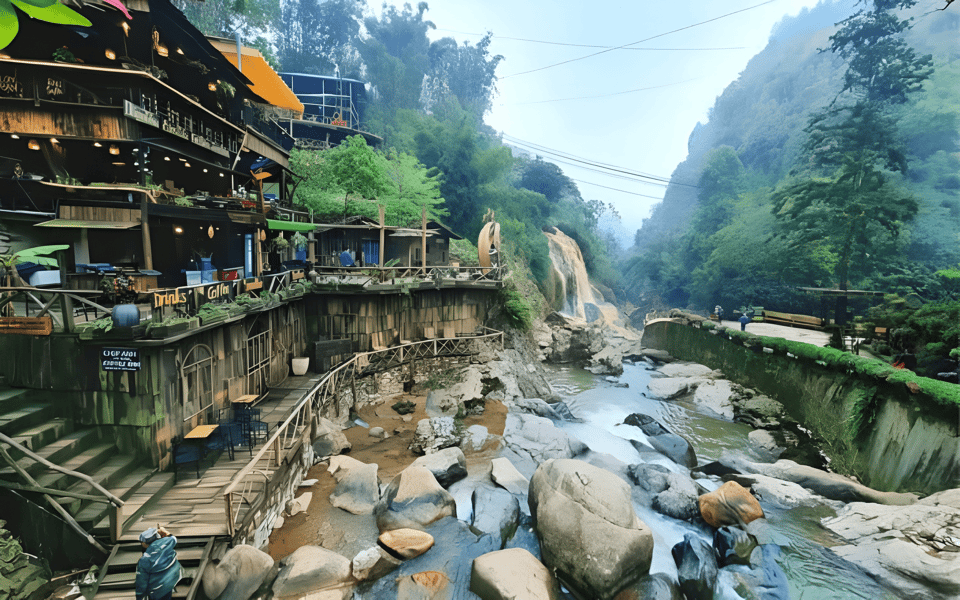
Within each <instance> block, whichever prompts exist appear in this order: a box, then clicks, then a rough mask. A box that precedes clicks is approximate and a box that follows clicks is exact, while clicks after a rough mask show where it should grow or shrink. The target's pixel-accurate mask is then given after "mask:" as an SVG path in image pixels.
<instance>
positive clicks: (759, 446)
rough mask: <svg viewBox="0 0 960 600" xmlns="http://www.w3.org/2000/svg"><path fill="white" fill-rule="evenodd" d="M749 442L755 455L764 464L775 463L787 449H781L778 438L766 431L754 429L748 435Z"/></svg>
mask: <svg viewBox="0 0 960 600" xmlns="http://www.w3.org/2000/svg"><path fill="white" fill-rule="evenodd" d="M747 441H748V442H750V447H751V448H752V449H753V451H754V453H755V454H756V455H757V456H758V457H759V458H760V460H761V461H763V462H773V461H775V460H777V458H779V457H780V455H781V454H783V451H784V450H785V448H781V447H780V444H778V443H777V440H776V438H775V437H774V436H773V434H772V433H770V432H769V431H767V430H766V429H754V430H753V431H751V432H750V433H748V434H747Z"/></svg>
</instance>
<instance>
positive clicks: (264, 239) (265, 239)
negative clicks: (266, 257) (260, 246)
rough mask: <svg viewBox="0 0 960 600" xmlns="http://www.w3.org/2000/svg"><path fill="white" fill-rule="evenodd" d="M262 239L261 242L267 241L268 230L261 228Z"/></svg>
mask: <svg viewBox="0 0 960 600" xmlns="http://www.w3.org/2000/svg"><path fill="white" fill-rule="evenodd" d="M260 241H261V242H265V241H267V232H266V231H265V230H263V229H261V230H260Z"/></svg>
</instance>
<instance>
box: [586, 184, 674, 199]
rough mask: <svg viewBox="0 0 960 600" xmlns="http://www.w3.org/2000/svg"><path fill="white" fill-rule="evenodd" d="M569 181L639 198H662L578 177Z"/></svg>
mask: <svg viewBox="0 0 960 600" xmlns="http://www.w3.org/2000/svg"><path fill="white" fill-rule="evenodd" d="M570 181H576V182H577V183H582V184H584V185H593V186H596V187H599V188H603V189H605V190H613V191H615V192H622V193H624V194H630V195H631V196H640V197H641V198H652V199H654V200H663V198H662V197H660V196H649V195H647V194H641V193H638V192H631V191H628V190H621V189H620V188H615V187H610V186H606V185H600V184H599V183H591V182H589V181H582V180H580V179H571V180H570Z"/></svg>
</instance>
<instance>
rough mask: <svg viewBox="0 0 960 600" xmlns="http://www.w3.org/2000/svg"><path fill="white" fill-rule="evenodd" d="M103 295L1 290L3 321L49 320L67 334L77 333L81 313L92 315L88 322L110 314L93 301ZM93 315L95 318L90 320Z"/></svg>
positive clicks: (9, 288) (43, 290) (1, 314)
mask: <svg viewBox="0 0 960 600" xmlns="http://www.w3.org/2000/svg"><path fill="white" fill-rule="evenodd" d="M102 295H103V293H102V292H99V291H95V290H63V289H46V288H35V287H0V318H9V317H28V318H35V319H43V318H45V317H46V318H49V319H50V320H51V321H52V324H53V325H54V326H56V327H58V328H60V329H62V330H63V331H73V330H74V328H75V325H76V320H75V317H76V316H77V313H78V312H79V311H85V312H87V313H92V314H89V315H87V318H88V320H96V319H98V318H100V317H102V316H105V315H109V314H110V309H109V308H106V307H104V306H101V305H99V304H97V303H96V302H94V301H93V299H95V298H99V297H100V296H102ZM20 313H22V314H20ZM90 316H92V317H93V319H89V317H90Z"/></svg>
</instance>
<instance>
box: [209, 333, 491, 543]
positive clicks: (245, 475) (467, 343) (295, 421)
mask: <svg viewBox="0 0 960 600" xmlns="http://www.w3.org/2000/svg"><path fill="white" fill-rule="evenodd" d="M495 339H498V340H499V342H500V348H501V349H503V332H502V331H497V330H495V329H490V328H487V327H483V328H482V329H481V331H480V333H478V334H473V335H465V336H459V337H455V338H440V339H432V340H423V341H419V342H411V343H408V344H401V345H399V346H392V347H390V348H386V349H383V350H374V351H372V352H362V353H359V354H355V355H354V356H353V357H352V358H351V359H350V360H347V361H345V362H344V363H342V364H341V365H339V366H337V367H336V368H335V369H333V370H331V371H330V372H328V373H327V374H326V375H324V376H323V378H322V379H320V381H319V382H318V383H317V385H315V386H314V387H313V388H312V389H311V390H310V391H309V392H307V393H306V394H305V395H304V396H303V398H301V399H300V401H299V402H298V403H297V405H296V406H295V407H294V408H293V409H292V410H291V412H290V415H289V416H288V417H287V418H286V419H285V420H284V421H283V422H282V423H281V424H280V426H279V427H278V428H277V431H276V432H275V433H274V434H273V435H272V436H270V438H269V439H268V440H267V442H266V443H265V444H264V445H263V447H262V448H260V450H259V451H258V452H257V454H256V455H255V456H254V457H253V458H252V459H250V462H248V463H247V464H246V466H244V467H243V468H242V469H241V470H240V471H239V472H238V473H237V474H236V475H235V476H234V478H233V480H232V481H231V482H230V485H228V486H227V487H226V489H225V490H224V492H223V500H224V507H225V509H226V519H227V530H228V531H229V533H230V535H231V536H232V535H235V533H236V531H237V529H238V526H240V525H241V524H242V523H243V522H245V521H246V520H247V518H248V516H249V515H252V514H254V512H253V511H251V510H250V509H251V508H252V507H253V506H256V505H257V504H258V503H259V502H261V499H262V498H264V497H266V494H265V493H263V492H266V491H267V488H268V486H269V484H270V481H271V477H272V475H273V473H275V472H276V471H277V469H279V467H280V466H281V465H282V464H283V462H284V461H285V460H286V459H287V456H288V455H289V453H290V452H291V451H292V450H294V449H297V448H298V444H299V443H300V442H301V441H302V440H303V436H304V434H305V433H307V432H308V431H309V428H310V424H311V422H312V420H313V413H314V411H322V410H324V409H326V408H329V404H330V402H335V401H336V399H337V398H338V396H339V394H340V390H341V387H342V386H343V385H344V384H346V383H347V381H350V383H351V385H352V384H353V380H354V379H355V378H356V376H357V375H360V376H363V375H365V374H368V373H372V372H375V371H380V370H386V369H390V368H393V367H395V366H399V365H402V364H404V363H406V362H409V361H410V360H416V359H422V358H423V359H425V358H436V357H439V356H456V355H461V354H470V353H476V351H477V350H476V349H475V348H473V346H475V344H476V343H477V342H479V341H480V340H495ZM354 400H356V398H355V397H354ZM245 507H246V510H244V508H245Z"/></svg>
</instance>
